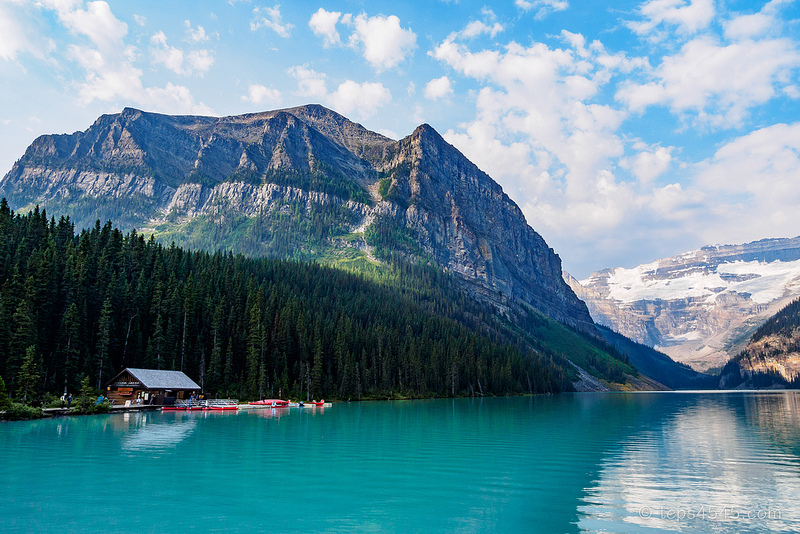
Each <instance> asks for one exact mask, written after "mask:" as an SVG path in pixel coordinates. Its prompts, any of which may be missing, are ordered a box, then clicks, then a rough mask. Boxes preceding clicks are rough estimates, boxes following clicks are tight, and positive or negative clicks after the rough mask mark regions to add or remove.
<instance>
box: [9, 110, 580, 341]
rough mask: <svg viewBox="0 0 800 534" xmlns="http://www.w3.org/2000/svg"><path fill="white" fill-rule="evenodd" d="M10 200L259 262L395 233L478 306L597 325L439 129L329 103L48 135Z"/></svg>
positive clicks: (15, 178) (113, 121)
mask: <svg viewBox="0 0 800 534" xmlns="http://www.w3.org/2000/svg"><path fill="white" fill-rule="evenodd" d="M0 195H2V196H5V197H7V198H8V200H9V204H10V205H11V207H12V209H19V208H22V207H26V206H32V205H34V204H39V205H41V206H44V207H47V209H48V212H50V213H53V214H58V213H63V214H67V215H70V216H71V217H72V218H73V220H75V222H76V223H77V224H78V225H79V226H84V225H85V226H90V225H92V224H93V223H94V221H95V219H97V218H99V219H103V220H105V219H108V218H110V219H114V221H115V223H117V224H118V225H120V226H121V227H122V228H123V229H126V228H130V227H136V228H140V229H143V230H144V231H154V232H155V233H156V235H161V233H164V234H165V235H169V236H170V237H169V239H178V240H179V242H181V243H184V244H188V245H189V246H195V247H203V248H211V249H214V248H217V247H221V246H223V243H224V244H225V245H224V246H226V247H227V248H230V249H231V250H236V251H239V252H247V253H251V254H254V253H259V254H268V255H290V256H291V255H293V254H295V255H296V254H301V257H304V258H305V257H309V258H314V257H317V256H319V255H322V254H327V255H329V256H330V254H332V253H333V252H332V251H335V250H337V249H340V248H342V247H344V248H350V247H353V248H355V249H357V250H366V253H369V249H370V247H371V245H366V241H367V234H368V233H369V232H368V229H369V228H371V227H372V226H373V225H376V224H378V225H383V226H380V228H382V229H383V230H381V231H385V232H387V233H386V234H385V237H384V238H382V239H383V241H381V243H383V244H382V245H381V246H384V247H399V249H398V250H402V251H403V254H411V255H415V256H416V257H417V259H420V260H424V261H428V262H433V263H435V264H437V265H440V266H441V267H443V268H446V269H448V270H450V271H451V272H453V273H455V274H456V275H457V277H458V279H459V280H461V281H462V282H463V283H464V284H465V287H467V288H468V290H469V292H470V294H472V295H473V296H474V298H476V299H480V300H484V301H488V302H491V303H493V304H495V305H496V306H498V307H499V308H501V309H510V308H514V307H515V306H531V307H533V308H536V309H538V310H540V311H542V312H543V313H545V314H547V315H550V316H551V317H554V318H556V319H558V320H560V321H562V322H565V323H567V324H570V325H573V326H575V327H577V328H580V329H582V330H584V331H590V332H593V331H594V324H593V323H592V320H591V318H590V316H589V313H588V311H587V309H586V306H585V304H584V303H583V302H581V301H580V300H579V299H578V298H577V297H576V296H575V294H574V293H573V292H572V290H571V289H570V288H569V287H568V286H567V284H566V283H565V282H564V281H563V280H562V279H561V261H560V259H559V258H558V256H557V255H556V254H555V252H554V251H553V250H552V249H551V248H550V247H548V246H547V244H546V243H545V242H544V240H543V239H542V237H541V236H540V235H539V234H537V233H536V232H535V231H534V230H533V229H532V228H531V227H530V226H528V224H527V222H526V221H525V218H524V216H523V214H522V211H521V210H520V209H519V207H518V206H517V205H516V204H515V203H514V202H513V201H512V200H511V199H510V198H509V197H508V196H507V195H506V194H505V193H504V192H503V190H502V188H501V187H500V185H499V184H497V183H496V182H494V181H493V180H492V179H491V178H490V177H489V176H488V175H487V174H486V173H484V172H483V171H481V170H480V169H479V168H478V167H477V166H475V165H474V164H473V163H472V162H470V161H469V160H468V159H467V158H466V157H464V155H463V154H461V153H460V152H459V151H458V150H457V149H456V148H455V147H453V146H452V145H450V144H449V143H447V142H446V141H445V140H444V139H443V138H442V137H441V136H440V135H439V133H438V132H436V130H435V129H434V128H432V127H431V126H430V125H427V124H423V125H421V126H419V127H418V128H416V129H415V131H414V132H413V133H412V134H411V135H410V136H408V137H406V138H404V139H401V140H399V141H394V140H392V139H389V138H388V137H385V136H383V135H381V134H379V133H376V132H371V131H369V130H367V129H366V128H364V127H363V126H362V125H360V124H358V123H355V122H352V121H350V120H349V119H347V118H345V117H343V116H342V115H339V114H338V113H336V112H334V111H331V110H329V109H327V108H324V107H322V106H320V105H316V104H312V105H307V106H300V107H295V108H289V109H283V110H274V111H268V112H262V113H253V114H247V115H239V116H231V117H193V116H168V115H160V114H156V113H149V112H144V111H141V110H136V109H133V108H125V109H124V110H123V111H122V112H121V113H119V114H114V115H104V116H102V117H100V118H99V119H98V120H97V121H95V123H94V124H93V125H92V126H91V127H89V128H88V129H87V130H85V131H83V132H76V133H74V134H71V135H51V136H43V137H41V138H39V139H37V140H36V141H35V142H34V143H33V144H32V145H31V147H29V149H28V150H27V151H26V154H25V156H24V157H23V158H22V159H21V160H20V161H19V162H17V164H15V165H14V167H13V168H12V169H11V171H10V172H9V173H8V175H7V176H6V179H5V180H4V182H3V183H2V185H0ZM230 221H238V222H237V224H238V225H239V226H233V225H231V223H230ZM241 225H247V227H249V228H254V229H255V228H260V229H262V230H259V231H260V232H261V233H260V234H257V235H256V236H255V237H253V238H252V239H250V238H248V239H250V240H249V241H247V243H249V244H248V246H249V247H250V248H248V249H242V248H237V247H242V246H243V241H242V240H241V239H239V238H236V239H234V238H233V237H232V236H239V233H240V232H241V229H240V227H241ZM189 228H191V229H192V230H191V231H190V230H189ZM197 228H207V229H210V230H209V232H210V234H204V233H203V232H198V231H197V230H196V229H197ZM287 228H291V232H290V233H289V234H287V233H286V232H288V231H289V230H288V229H287ZM248 231H250V232H254V231H255V230H248ZM246 235H251V234H246ZM287 235H290V236H291V237H286V236H287ZM209 236H213V237H209ZM276 236H283V237H281V238H280V239H281V240H282V241H280V243H282V244H281V245H280V246H278V245H276V244H275V243H277V241H276V239H277V237H276ZM323 236H328V237H323ZM359 236H360V237H359ZM410 243H414V244H413V246H412V245H411V244H410Z"/></svg>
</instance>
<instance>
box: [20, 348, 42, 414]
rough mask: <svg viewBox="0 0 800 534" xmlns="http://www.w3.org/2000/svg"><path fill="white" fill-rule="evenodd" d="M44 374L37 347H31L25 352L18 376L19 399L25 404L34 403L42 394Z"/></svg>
mask: <svg viewBox="0 0 800 534" xmlns="http://www.w3.org/2000/svg"><path fill="white" fill-rule="evenodd" d="M41 379H42V373H41V366H40V363H39V357H38V355H37V354H36V347H35V346H34V345H31V346H30V347H28V348H27V349H26V350H25V357H24V358H23V360H22V366H21V367H20V370H19V374H18V375H17V397H18V398H19V399H20V400H22V403H23V404H28V403H29V402H32V401H33V400H35V399H36V398H38V395H39V393H40V387H39V384H40V383H41Z"/></svg>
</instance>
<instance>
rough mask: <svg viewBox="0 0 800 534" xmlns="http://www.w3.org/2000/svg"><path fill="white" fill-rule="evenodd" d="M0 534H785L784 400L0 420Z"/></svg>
mask: <svg viewBox="0 0 800 534" xmlns="http://www.w3.org/2000/svg"><path fill="white" fill-rule="evenodd" d="M0 459H1V460H0V531H2V532H34V531H36V532H59V533H63V532H83V531H91V532H112V531H117V532H144V531H151V532H185V531H196V532H207V531H215V532H252V531H262V532H304V533H307V532H354V531H358V532H514V533H516V532H641V533H651V532H703V533H705V532H798V531H800V393H795V392H769V393H637V394H625V393H611V394H599V393H594V394H571V395H570V394H565V395H557V396H538V397H513V398H492V399H455V400H451V399H448V400H426V401H409V402H365V403H360V404H359V403H350V404H348V403H339V404H334V405H333V407H331V408H325V409H290V410H276V411H273V410H272V409H268V410H260V411H251V412H239V413H202V412H193V413H180V412H171V413H163V414H162V413H159V412H149V413H140V414H115V415H108V416H91V417H68V418H58V419H52V420H45V421H35V422H9V423H0Z"/></svg>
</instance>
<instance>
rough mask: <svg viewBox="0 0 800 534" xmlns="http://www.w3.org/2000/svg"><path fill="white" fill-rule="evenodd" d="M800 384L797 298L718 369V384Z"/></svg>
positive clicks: (784, 385) (799, 337)
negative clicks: (719, 371) (738, 352)
mask: <svg viewBox="0 0 800 534" xmlns="http://www.w3.org/2000/svg"><path fill="white" fill-rule="evenodd" d="M798 386H800V300H795V301H794V302H792V303H791V304H789V305H788V306H786V307H785V308H783V309H782V310H781V311H779V312H778V313H776V314H775V315H773V316H772V317H770V318H769V320H767V322H766V323H764V324H763V325H762V326H761V327H760V328H759V329H758V330H757V331H756V332H755V334H753V336H752V338H751V339H750V342H749V343H748V344H747V346H746V347H745V349H744V350H743V351H742V352H741V353H740V354H738V355H737V356H736V357H734V358H732V359H731V360H730V361H729V362H728V363H727V364H726V365H725V367H724V368H723V369H722V372H721V373H720V378H719V387H720V388H722V389H732V388H747V389H750V388H770V387H772V388H775V387H777V388H783V387H791V388H797V387H798Z"/></svg>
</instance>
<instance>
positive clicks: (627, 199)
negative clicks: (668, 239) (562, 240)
mask: <svg viewBox="0 0 800 534" xmlns="http://www.w3.org/2000/svg"><path fill="white" fill-rule="evenodd" d="M570 36H571V39H570V40H571V42H572V43H573V44H574V46H573V49H560V48H555V49H551V48H549V47H548V46H546V45H545V44H543V43H534V44H533V45H531V46H530V47H523V46H520V45H518V44H515V43H512V44H509V45H508V46H507V47H506V48H505V50H504V51H502V52H501V51H494V50H481V51H478V52H472V51H470V50H469V49H467V48H466V47H465V46H464V45H463V44H459V43H457V42H455V41H453V40H450V39H448V40H445V41H444V42H443V43H441V44H440V45H439V46H437V47H436V48H435V49H434V51H433V52H432V55H433V56H434V57H436V58H437V59H439V60H441V61H443V62H444V63H446V64H447V65H448V66H450V67H451V68H453V69H455V70H456V71H458V72H459V73H461V74H462V75H464V76H467V77H471V78H475V79H476V80H478V81H480V82H482V83H483V85H484V87H483V88H482V89H481V90H480V92H479V93H478V99H477V108H478V111H477V117H476V118H475V119H474V120H473V121H471V122H469V123H468V124H467V125H466V127H465V128H464V130H463V131H460V132H455V131H452V130H451V131H448V132H447V133H446V138H447V139H448V141H450V142H452V143H454V144H455V145H456V146H457V147H458V148H459V149H461V150H462V151H463V152H464V153H465V154H467V156H468V157H469V158H470V159H472V160H473V161H475V163H476V164H477V165H478V166H479V167H480V168H482V169H484V170H486V171H487V172H488V173H489V174H490V175H491V176H492V177H493V178H495V179H496V180H498V181H499V182H500V183H501V184H502V185H503V186H504V187H505V188H506V189H507V190H508V191H510V193H509V194H511V196H512V197H514V198H523V199H528V201H527V203H526V202H525V201H523V202H522V203H523V209H524V211H525V214H526V216H527V218H528V221H529V222H530V223H531V224H532V225H533V226H534V227H535V228H545V229H550V230H552V231H553V232H563V233H564V234H565V235H566V234H569V235H573V236H574V235H578V234H580V235H582V236H584V237H587V238H589V237H593V236H597V235H600V234H602V233H603V232H605V231H608V230H609V229H611V228H614V227H615V226H616V225H618V224H620V221H622V220H623V219H624V218H625V217H626V214H627V213H628V212H629V211H630V210H631V207H632V206H635V203H634V202H632V200H631V199H632V198H634V191H633V190H632V189H631V186H630V185H629V184H626V183H624V182H623V181H622V180H620V179H619V178H618V177H617V176H615V174H614V164H615V162H616V160H617V159H618V158H620V157H621V156H623V154H624V142H623V140H622V138H621V137H620V136H619V135H618V134H617V133H616V131H617V129H618V128H619V127H620V125H621V122H622V120H623V119H624V117H625V114H624V112H621V111H619V110H616V109H614V108H612V107H611V106H607V105H601V104H596V103H592V102H591V100H592V98H593V97H594V96H595V95H597V93H598V92H599V91H600V89H601V88H602V87H603V86H604V84H605V83H607V81H608V79H609V77H610V76H611V71H610V70H609V69H611V68H619V67H620V66H623V65H624V64H625V62H624V61H622V60H619V58H618V61H611V60H610V58H611V56H609V55H608V54H607V53H606V52H605V50H604V49H603V47H602V45H600V44H594V43H592V44H591V45H590V46H587V45H586V43H585V39H583V38H582V37H581V36H578V35H577V34H570ZM604 65H612V66H613V67H606V66H604Z"/></svg>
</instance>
